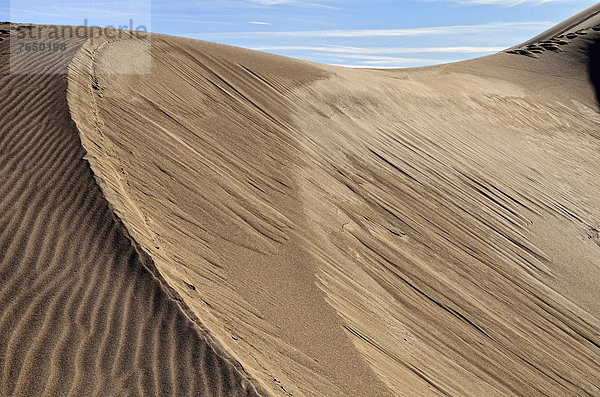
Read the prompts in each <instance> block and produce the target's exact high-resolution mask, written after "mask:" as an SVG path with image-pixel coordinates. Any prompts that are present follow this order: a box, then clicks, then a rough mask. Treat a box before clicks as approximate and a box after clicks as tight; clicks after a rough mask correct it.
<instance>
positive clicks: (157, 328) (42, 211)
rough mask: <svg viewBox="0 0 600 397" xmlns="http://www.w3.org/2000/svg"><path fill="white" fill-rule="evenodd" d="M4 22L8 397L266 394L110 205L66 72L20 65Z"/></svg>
mask: <svg viewBox="0 0 600 397" xmlns="http://www.w3.org/2000/svg"><path fill="white" fill-rule="evenodd" d="M1 28H2V29H3V31H4V32H3V33H2V42H1V43H0V49H1V51H0V53H1V54H2V55H1V58H0V95H1V98H2V106H1V107H0V181H1V182H0V395H1V396H116V395H118V396H124V395H127V396H135V395H139V396H159V395H160V396H213V395H214V396H234V395H243V396H250V395H256V390H255V388H254V386H252V385H251V383H250V382H249V381H248V380H247V378H246V376H245V375H244V374H243V370H242V369H241V367H240V366H239V365H238V364H234V363H233V362H232V360H231V359H229V358H227V357H226V356H225V354H224V353H222V352H220V351H218V348H217V347H215V346H216V345H214V342H213V341H212V340H210V337H209V336H207V335H205V334H204V331H202V330H201V329H200V328H199V325H198V323H197V321H195V320H192V319H190V316H188V315H187V314H186V313H185V311H184V310H183V309H182V306H181V303H180V302H179V301H177V300H176V296H175V295H174V294H173V292H172V291H169V289H168V288H167V287H165V286H164V284H163V283H162V280H161V279H160V276H158V275H157V274H156V273H154V272H153V271H152V270H151V269H153V268H154V265H153V264H152V262H151V261H150V259H149V258H148V257H146V256H145V255H144V254H143V253H141V251H139V249H137V248H136V246H135V245H136V244H135V242H134V241H132V240H131V239H130V238H129V237H128V235H127V234H126V232H125V231H124V228H123V226H122V224H121V223H120V221H119V220H118V219H117V218H116V217H115V216H114V214H113V212H112V210H111V209H110V208H109V205H108V203H107V201H106V200H105V199H104V197H103V196H102V194H101V191H100V189H99V188H98V186H97V184H96V182H95V180H94V177H93V174H92V172H91V170H90V168H89V164H88V163H87V161H85V160H84V159H83V157H84V155H85V152H84V149H83V148H82V146H81V143H80V140H79V137H78V134H77V131H76V129H75V126H74V124H73V122H72V121H71V119H70V116H69V111H68V108H67V103H66V97H65V95H66V89H67V81H66V76H65V75H52V74H46V75H25V74H24V75H16V74H10V73H9V62H8V54H7V53H8V46H9V41H10V39H9V37H10V34H11V33H10V32H9V28H8V26H7V25H5V26H2V27H1ZM68 44H69V46H70V47H72V48H73V50H72V51H67V52H65V53H62V54H57V55H56V56H54V57H49V58H44V61H45V62H48V67H49V68H50V69H52V68H60V67H63V66H64V65H65V62H66V61H67V60H68V58H69V57H70V56H72V54H73V52H74V51H75V50H76V47H77V46H79V45H80V44H81V43H80V42H78V41H77V39H73V40H71V41H70V42H69V43H68ZM61 57H62V58H61ZM31 61H32V62H35V60H34V59H33V60H31ZM56 70H57V71H58V69H56Z"/></svg>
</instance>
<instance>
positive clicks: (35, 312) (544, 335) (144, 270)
mask: <svg viewBox="0 0 600 397" xmlns="http://www.w3.org/2000/svg"><path fill="white" fill-rule="evenodd" d="M599 10H600V7H599V6H596V7H593V8H591V9H589V10H586V11H585V12H583V13H581V14H579V15H577V16H575V17H574V18H572V19H570V20H568V21H566V22H565V23H563V24H561V25H559V26H557V27H556V28H554V29H551V30H550V31H548V32H546V33H545V34H543V35H540V36H538V37H537V38H535V39H533V40H532V41H530V42H527V43H524V44H523V45H521V46H519V47H515V48H513V49H510V50H509V51H508V52H505V53H500V54H497V55H493V56H490V57H485V58H481V59H477V60H473V61H468V62H462V63H457V64H449V65H442V66H437V67H430V68H421V69H407V70H387V71H382V70H352V69H344V68H339V67H332V66H325V65H318V64H314V63H309V62H304V61H298V60H293V59H288V58H283V57H277V56H274V55H269V54H264V53H259V52H253V51H249V50H243V49H238V48H232V47H227V46H222V45H217V44H211V43H205V42H200V41H194V40H187V39H182V38H175V37H168V36H161V35H151V36H149V37H148V38H149V39H151V41H150V43H151V44H150V47H146V45H147V44H148V41H146V40H143V41H137V40H132V39H128V38H121V39H119V38H109V37H106V36H104V35H102V34H100V35H97V34H94V35H93V36H94V37H92V38H90V39H85V38H81V39H73V41H72V42H70V43H69V44H70V46H69V50H68V51H65V52H61V53H57V54H55V55H52V56H44V57H38V58H36V59H37V62H38V63H40V64H31V65H29V64H24V65H21V66H22V67H23V68H25V69H26V68H27V67H35V68H37V69H39V68H40V67H43V68H45V69H46V71H54V72H57V73H54V74H49V73H45V74H39V73H38V74H27V73H26V74H15V73H9V66H10V65H9V61H8V59H7V58H8V54H7V52H8V50H7V49H8V45H9V44H8V42H9V41H10V35H11V34H15V32H16V29H17V28H14V31H15V32H13V31H9V32H8V33H5V34H3V36H2V37H6V38H8V39H7V40H3V41H2V42H1V43H0V49H1V50H2V51H1V53H2V55H1V58H0V95H2V99H3V101H2V107H1V108H0V115H1V122H0V181H1V184H0V275H1V277H0V303H1V306H0V376H1V378H0V379H1V381H0V395H3V396H38V395H46V396H62V395H71V396H88V395H97V396H109V395H115V396H125V395H128V396H129V395H140V396H150V395H156V396H171V395H172V396H185V395H189V396H213V395H222V396H235V395H274V396H341V395H344V396H430V395H432V396H433V395H445V396H514V395H518V396H538V395H539V396H542V395H544V396H547V395H550V396H571V395H572V396H583V395H589V396H597V395H600V305H598V302H599V301H600V114H599V113H598V110H599V107H598V101H597V97H596V89H597V88H598V84H597V83H598V79H597V77H598V75H600V66H599V61H598V60H600V49H599V48H598V46H599V45H600V44H598V43H600V28H598V27H597V24H598V23H600V16H598V11H599ZM21 28H22V27H21ZM6 29H8V28H6ZM30 29H42V28H41V27H31V28H30ZM136 52H137V53H139V54H142V53H145V54H146V55H149V56H150V55H151V59H152V64H151V69H150V70H149V73H144V72H143V71H142V69H143V66H144V65H142V64H136V63H135V62H134V63H131V61H130V59H131V57H128V56H127V55H128V54H132V53H136ZM29 62H31V60H29ZM14 66H15V65H14V64H13V67H14ZM17 66H18V65H17ZM62 68H64V73H58V72H61V71H62Z"/></svg>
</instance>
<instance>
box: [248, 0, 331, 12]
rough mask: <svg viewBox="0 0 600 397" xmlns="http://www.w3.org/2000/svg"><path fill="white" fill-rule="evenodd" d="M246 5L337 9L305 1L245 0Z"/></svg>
mask: <svg viewBox="0 0 600 397" xmlns="http://www.w3.org/2000/svg"><path fill="white" fill-rule="evenodd" d="M246 1H247V2H248V3H251V4H257V5H260V6H265V7H268V6H277V5H281V4H289V5H295V6H301V7H317V8H329V9H333V10H337V9H338V8H337V7H333V6H330V5H327V4H323V3H312V2H307V1H299V0H246Z"/></svg>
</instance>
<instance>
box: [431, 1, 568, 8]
mask: <svg viewBox="0 0 600 397" xmlns="http://www.w3.org/2000/svg"><path fill="white" fill-rule="evenodd" d="M425 1H430V0H425ZM434 1H435V0H434ZM444 1H445V2H448V3H456V4H461V5H498V6H505V7H514V6H518V5H522V4H529V5H542V4H547V3H566V2H569V1H573V0H444Z"/></svg>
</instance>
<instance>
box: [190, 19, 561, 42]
mask: <svg viewBox="0 0 600 397" xmlns="http://www.w3.org/2000/svg"><path fill="white" fill-rule="evenodd" d="M550 26H552V23H551V22H542V21H534V22H494V23H489V24H482V25H454V26H436V27H424V28H409V29H363V30H341V29H340V30H300V31H284V32H221V33H192V34H188V35H186V36H187V37H190V38H211V37H219V38H225V37H226V38H232V37H233V38H236V37H243V38H290V37H292V38H335V37H337V38H343V37H346V38H351V37H403V36H429V35H452V34H475V33H480V32H487V33H489V32H490V31H491V30H507V29H511V30H514V29H519V30H531V31H539V30H540V29H545V28H549V27H550Z"/></svg>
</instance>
